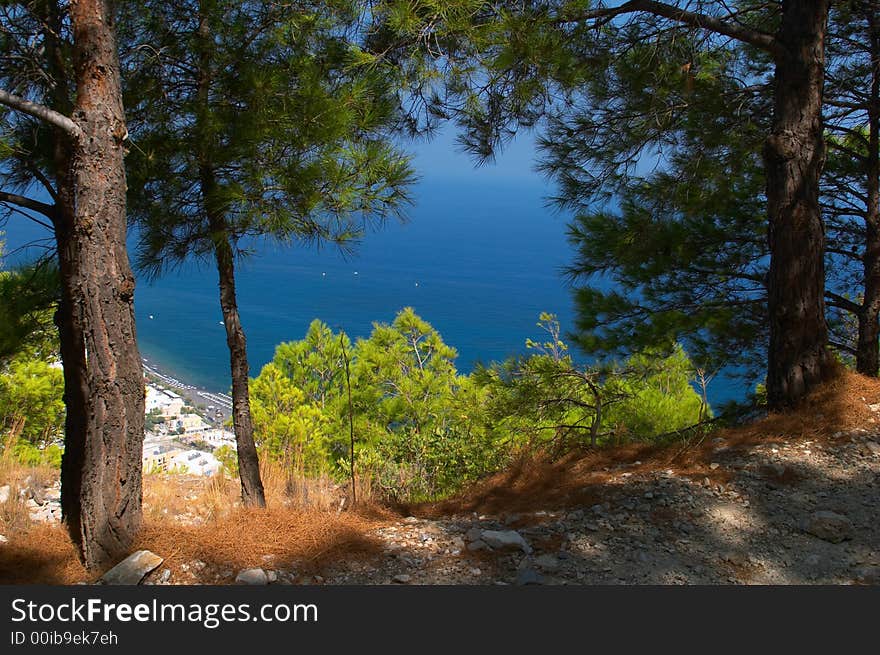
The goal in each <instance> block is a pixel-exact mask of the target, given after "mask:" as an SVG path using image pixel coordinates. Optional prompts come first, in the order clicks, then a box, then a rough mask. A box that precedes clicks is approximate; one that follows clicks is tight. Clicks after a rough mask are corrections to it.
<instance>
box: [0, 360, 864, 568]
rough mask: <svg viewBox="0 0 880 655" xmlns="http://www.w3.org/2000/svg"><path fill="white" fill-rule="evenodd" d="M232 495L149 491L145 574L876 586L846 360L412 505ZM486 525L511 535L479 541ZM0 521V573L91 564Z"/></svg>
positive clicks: (857, 411) (858, 390)
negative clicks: (746, 409) (736, 407)
mask: <svg viewBox="0 0 880 655" xmlns="http://www.w3.org/2000/svg"><path fill="white" fill-rule="evenodd" d="M163 485H164V486H163ZM270 486H271V485H270ZM234 495H235V489H234V485H231V488H221V489H218V488H205V486H204V482H201V481H194V480H191V479H190V480H189V481H187V479H186V478H176V479H174V480H171V479H165V481H164V482H163V483H162V484H159V485H157V487H156V488H155V489H152V490H148V493H147V496H146V501H145V502H146V505H147V511H146V515H147V520H148V523H147V526H146V529H145V531H144V533H143V535H142V538H141V543H140V544H139V547H143V548H148V549H150V550H152V551H153V552H155V553H157V554H159V555H161V556H162V557H164V558H165V562H164V563H163V565H162V566H160V567H159V568H158V569H156V570H155V571H154V572H153V573H152V574H150V576H149V577H148V579H147V581H146V582H147V583H158V584H165V583H169V584H175V583H177V584H192V583H198V582H201V583H212V584H217V583H220V584H223V583H232V582H233V581H234V579H235V576H236V574H237V573H238V571H240V570H241V569H243V568H247V567H260V568H262V569H264V570H265V571H266V572H267V573H268V574H269V576H268V577H269V579H270V580H271V581H273V582H275V583H287V584H316V583H325V584H389V583H393V582H397V583H403V584H517V583H519V584H849V583H862V584H877V583H880V525H878V522H877V508H878V507H880V504H878V501H880V383H878V382H877V381H876V380H868V379H866V378H862V377H860V376H856V375H846V376H844V377H843V378H841V379H840V380H839V381H838V382H837V383H835V384H834V385H832V386H830V387H828V388H826V389H825V390H823V391H822V393H820V394H818V395H816V396H814V397H813V398H811V399H810V401H809V402H808V403H806V404H805V405H804V406H803V407H801V408H800V409H799V410H798V411H797V412H794V413H790V414H785V415H774V416H769V417H766V418H764V419H762V420H760V421H757V422H754V423H751V424H749V425H747V426H745V427H742V428H739V429H736V430H727V431H719V432H715V433H711V434H709V435H708V436H706V437H701V438H700V437H698V438H694V440H693V441H692V442H690V443H687V444H676V445H674V446H668V447H664V448H657V447H654V448H651V447H645V446H629V447H622V448H617V449H608V450H603V451H598V452H592V453H582V454H580V455H572V456H571V457H569V458H568V459H567V460H564V461H562V462H556V463H548V462H541V461H523V462H520V463H519V464H518V465H517V466H515V467H512V468H511V469H510V470H508V471H506V472H504V473H502V474H499V475H497V476H494V477H493V478H490V479H488V480H486V481H484V482H483V483H481V484H479V485H477V486H475V487H474V488H473V489H471V490H469V491H468V492H467V493H465V494H462V495H461V496H460V497H458V498H453V499H451V500H449V501H445V502H443V503H436V504H425V505H418V506H411V507H407V508H404V509H403V513H404V514H409V516H401V515H400V514H396V515H395V514H393V513H391V512H390V511H389V510H385V509H382V508H372V509H370V508H363V509H361V510H359V511H358V512H357V513H355V512H346V511H343V512H338V511H332V510H331V511H326V510H325V511H299V510H296V509H292V508H284V506H283V501H282V500H281V498H280V497H279V496H277V495H276V497H274V500H273V498H272V497H270V502H271V504H272V506H273V507H275V508H276V509H272V510H269V511H265V512H245V511H243V510H240V509H233V510H229V509H228V508H229V506H230V505H231V504H232V502H233V499H234ZM169 508H170V509H171V510H172V511H170V512H169V511H168V510H169ZM487 530H488V531H490V532H489V533H488V534H487V533H486V532H485V531H487ZM491 531H494V532H505V533H508V536H510V531H515V532H516V533H517V534H518V535H519V537H520V538H521V541H520V542H519V543H518V545H513V546H511V547H506V548H505V547H500V546H499V545H498V544H497V543H495V544H494V546H495V547H493V546H492V545H489V544H488V543H487V541H488V542H492V538H491V537H493V532H491ZM8 536H9V543H7V544H0V581H2V582H49V583H71V582H76V581H90V580H93V579H94V576H89V575H87V574H86V573H85V572H84V571H82V569H80V568H79V566H78V564H77V563H76V562H75V560H74V559H73V558H72V555H71V550H70V545H69V542H67V541H66V537H65V536H64V533H63V531H62V530H61V529H60V527H59V526H57V524H51V523H49V524H46V525H40V526H37V527H32V528H28V529H21V530H18V531H17V532H16V533H15V534H10V535H8Z"/></svg>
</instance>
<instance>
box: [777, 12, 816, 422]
mask: <svg viewBox="0 0 880 655" xmlns="http://www.w3.org/2000/svg"><path fill="white" fill-rule="evenodd" d="M827 18H828V0H800V1H797V0H784V2H783V15H782V24H781V27H780V29H779V33H778V34H777V39H778V41H779V43H780V45H781V46H782V47H783V49H784V53H783V54H779V55H777V56H776V75H775V97H774V115H773V128H772V131H771V134H770V136H769V137H768V139H767V142H766V144H765V148H764V159H765V164H766V173H767V200H768V211H769V245H770V253H771V257H770V272H769V279H768V287H769V288H768V309H769V314H770V343H769V351H768V367H767V399H768V403H769V405H770V406H771V407H772V408H780V407H784V406H788V405H792V404H794V403H796V402H797V401H798V400H800V399H801V398H803V397H804V396H805V395H806V394H807V392H808V391H809V390H810V389H811V388H812V387H814V386H815V385H816V384H818V383H820V382H822V381H823V380H825V379H826V378H827V377H828V375H829V374H830V371H831V366H830V364H831V357H830V355H829V352H828V349H827V345H828V327H827V324H826V322H825V301H824V290H825V265H824V253H825V232H824V227H823V223H822V216H821V213H820V210H819V176H820V174H821V172H822V167H823V165H824V162H825V141H824V134H823V131H822V89H823V81H824V68H825V65H824V61H825V55H824V41H825V28H826V23H827Z"/></svg>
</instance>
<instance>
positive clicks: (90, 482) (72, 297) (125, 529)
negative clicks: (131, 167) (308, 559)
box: [56, 0, 144, 568]
mask: <svg viewBox="0 0 880 655" xmlns="http://www.w3.org/2000/svg"><path fill="white" fill-rule="evenodd" d="M70 20H71V25H72V29H73V41H74V72H75V77H76V89H77V95H76V101H75V103H74V112H73V119H74V121H75V122H76V123H77V124H78V125H79V127H80V128H81V129H82V131H83V134H84V138H83V139H82V140H81V141H80V142H78V143H76V144H74V145H73V148H72V150H71V159H70V171H71V173H70V174H71V181H72V185H73V199H72V202H71V204H70V207H72V208H73V213H72V215H65V214H66V212H68V211H70V207H68V208H62V211H61V212H60V215H59V217H58V219H57V225H56V231H57V239H58V243H59V267H60V269H61V276H62V302H61V308H60V310H59V316H58V324H59V331H60V334H61V352H62V359H63V363H64V370H65V402H66V405H67V409H68V416H67V419H66V430H67V431H66V434H65V452H64V457H63V461H62V470H61V478H62V502H61V504H62V511H63V513H64V520H65V522H66V524H67V528H68V530H69V532H70V536H71V538H72V540H73V541H74V543H75V544H76V545H77V547H78V549H79V553H80V558H81V559H82V561H83V564H84V565H85V566H86V567H87V568H97V567H99V566H101V565H103V564H106V563H108V562H110V561H113V560H114V559H117V558H118V557H120V556H122V555H125V554H126V553H127V552H128V550H129V548H130V546H131V544H132V541H133V539H134V536H135V534H136V533H137V531H138V529H139V527H140V524H141V518H142V509H141V500H142V499H141V473H142V459H141V457H142V451H143V438H144V392H143V389H144V383H143V369H142V364H141V358H140V353H139V351H138V348H137V340H136V333H135V324H134V304H133V301H134V276H133V274H132V272H131V267H130V265H129V261H128V255H127V253H126V244H125V237H126V222H125V192H126V184H125V166H124V161H123V158H124V148H123V141H124V139H125V135H126V129H125V119H124V114H123V109H122V91H121V86H120V80H119V62H118V59H117V52H116V40H115V34H114V26H113V16H112V12H111V11H110V8H109V7H108V3H107V2H106V0H72V1H71V3H70ZM58 227H60V228H61V229H60V231H58V229H57V228H58Z"/></svg>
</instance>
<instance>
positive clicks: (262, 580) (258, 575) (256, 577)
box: [235, 568, 269, 585]
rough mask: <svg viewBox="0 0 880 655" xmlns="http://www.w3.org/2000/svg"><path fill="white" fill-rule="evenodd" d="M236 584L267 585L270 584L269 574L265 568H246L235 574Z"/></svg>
mask: <svg viewBox="0 0 880 655" xmlns="http://www.w3.org/2000/svg"><path fill="white" fill-rule="evenodd" d="M235 584H244V585H266V584H269V576H268V575H266V572H265V571H264V570H263V569H259V568H257V569H244V570H243V571H240V572H239V574H238V575H237V576H235Z"/></svg>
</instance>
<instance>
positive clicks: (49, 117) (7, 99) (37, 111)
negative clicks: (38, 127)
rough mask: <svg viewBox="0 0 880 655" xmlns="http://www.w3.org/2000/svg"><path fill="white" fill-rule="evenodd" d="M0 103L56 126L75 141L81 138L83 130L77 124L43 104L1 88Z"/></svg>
mask: <svg viewBox="0 0 880 655" xmlns="http://www.w3.org/2000/svg"><path fill="white" fill-rule="evenodd" d="M0 105H6V106H7V107H9V108H10V109H14V110H16V111H20V112H21V113H23V114H27V115H28V116H33V117H34V118H38V119H39V120H41V121H43V122H44V123H48V124H49V125H52V126H54V127H57V128H58V129H60V130H62V131H63V132H65V133H66V134H68V135H69V136H71V137H73V138H74V139H76V140H77V141H79V140H80V139H82V138H83V131H82V129H81V128H80V126H79V125H77V124H76V123H74V122H73V120H72V119H70V118H68V117H67V116H65V115H64V114H59V113H58V112H57V111H55V110H53V109H49V108H48V107H46V106H45V105H40V104H37V103H35V102H31V101H30V100H25V99H24V98H21V97H19V96H17V95H14V94H12V93H9V92H8V91H4V90H3V89H0Z"/></svg>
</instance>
